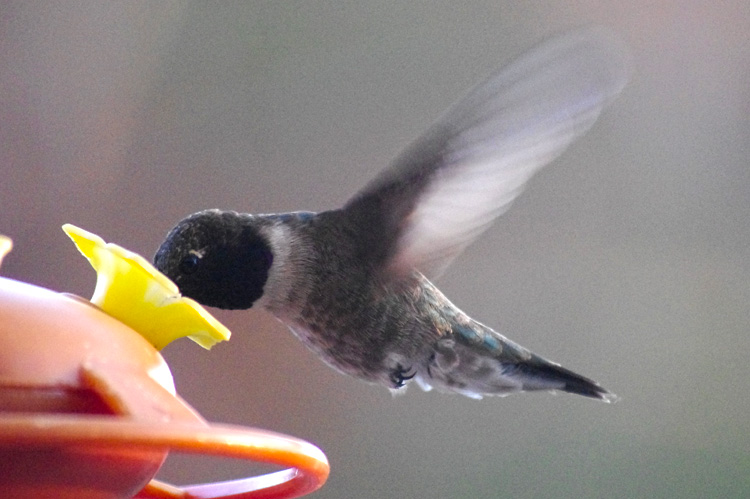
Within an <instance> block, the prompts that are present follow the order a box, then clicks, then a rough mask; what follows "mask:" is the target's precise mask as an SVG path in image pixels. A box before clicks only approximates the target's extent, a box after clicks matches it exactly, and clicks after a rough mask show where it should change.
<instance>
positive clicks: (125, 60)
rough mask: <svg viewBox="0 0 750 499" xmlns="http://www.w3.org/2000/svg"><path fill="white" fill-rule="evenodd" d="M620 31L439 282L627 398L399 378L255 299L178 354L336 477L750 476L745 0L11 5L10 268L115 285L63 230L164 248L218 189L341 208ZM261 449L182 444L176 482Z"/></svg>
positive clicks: (614, 479) (361, 490)
mask: <svg viewBox="0 0 750 499" xmlns="http://www.w3.org/2000/svg"><path fill="white" fill-rule="evenodd" d="M589 23H598V24H604V25H608V26H610V27H612V28H614V29H615V30H617V31H619V32H620V33H621V34H622V36H623V37H624V38H625V39H626V40H627V42H628V44H629V45H630V46H631V49H632V52H633V57H634V63H635V73H634V75H633V79H632V82H631V84H630V85H629V86H628V87H627V88H626V89H625V91H624V92H623V94H622V96H621V98H620V99H619V100H617V101H616V102H615V104H614V105H613V106H612V107H611V108H610V109H609V110H608V111H607V112H606V113H605V114H604V115H603V116H602V117H601V119H600V121H599V122H598V124H597V125H596V126H595V127H594V129H593V130H592V132H591V133H590V134H589V135H587V136H586V137H584V138H583V139H582V140H580V141H579V142H577V143H576V144H575V145H574V146H573V147H572V148H571V149H570V150H569V151H568V152H567V153H566V154H565V155H564V156H563V157H562V158H561V159H560V160H558V161H557V162H556V163H555V164H554V165H553V166H552V167H550V168H548V169H545V170H543V171H542V172H541V173H540V174H539V175H537V176H536V177H535V178H534V179H533V180H532V181H531V182H530V184H529V186H528V188H527V190H526V192H525V193H524V194H523V195H522V196H521V197H520V198H519V200H518V201H517V202H516V203H515V205H514V206H513V208H512V209H511V210H510V211H509V212H508V213H507V214H506V215H505V216H504V217H502V218H501V219H500V220H499V221H498V222H497V223H496V224H495V225H494V226H493V227H492V228H491V229H490V231H488V233H487V234H485V235H484V237H483V238H482V239H481V240H479V242H478V243H476V244H475V245H473V246H472V247H471V248H469V249H468V250H467V251H466V252H465V253H464V254H463V255H462V256H461V257H460V258H459V259H458V260H457V261H456V262H455V263H454V265H453V266H452V267H451V268H450V270H449V271H448V272H447V273H446V274H445V275H444V276H443V277H442V278H441V279H440V280H439V281H438V284H439V285H440V287H441V289H442V290H443V291H444V292H445V293H446V295H447V296H448V297H450V298H451V299H452V301H454V302H455V303H456V304H457V305H458V306H460V307H461V308H463V309H464V310H465V311H466V312H468V313H469V314H471V315H472V316H473V317H475V318H476V319H478V320H480V321H482V322H484V323H487V324H488V325H491V326H493V327H495V328H497V329H498V330H499V331H500V332H502V333H504V334H507V335H508V336H510V337H511V338H513V339H514V340H516V341H518V342H519V343H521V344H523V345H525V346H527V347H529V348H531V349H532V350H534V351H536V352H538V353H539V354H542V355H544V356H547V357H549V358H551V359H554V360H555V361H557V362H560V363H562V364H563V365H565V366H566V367H569V368H571V369H573V370H575V371H578V372H581V373H582V374H584V375H587V376H590V377H592V378H594V379H596V380H597V381H600V382H601V383H602V384H603V385H604V386H606V387H607V388H609V389H611V390H612V391H614V392H615V393H617V394H618V395H620V396H621V397H622V400H621V401H620V402H619V403H617V404H615V405H606V404H601V403H597V402H595V401H591V400H587V399H584V398H582V397H576V396H572V395H559V396H551V395H548V394H538V393H537V394H523V395H515V396H511V397H508V398H503V399H501V398H490V399H485V400H482V401H480V402H477V401H474V400H470V399H467V398H464V397H460V396H451V395H442V394H436V393H423V392H421V391H420V390H419V389H418V388H417V387H416V386H413V387H411V388H410V389H409V391H408V393H407V394H406V395H405V396H403V397H396V398H394V397H392V396H391V395H390V394H389V393H388V391H387V390H385V389H384V388H382V387H375V386H370V385H366V384H364V383H362V382H359V381H357V380H354V379H352V378H348V377H345V376H342V375H340V374H338V373H336V372H334V371H333V370H331V369H329V368H328V367H326V366H325V365H324V364H323V363H322V362H320V361H319V360H317V359H316V358H315V357H314V356H313V355H312V354H310V353H309V352H308V351H307V350H306V349H305V348H304V347H303V346H302V345H301V344H300V343H299V342H298V341H297V340H296V339H295V338H294V337H293V336H292V335H291V333H289V332H288V331H286V330H285V328H284V327H283V326H281V325H280V324H279V323H277V322H276V321H275V320H274V319H273V318H272V317H270V316H269V315H268V314H266V313H265V312H263V311H260V310H252V311H249V312H223V311H217V313H216V315H217V316H218V317H219V318H220V319H221V320H222V321H223V322H224V323H225V324H227V325H228V326H229V327H230V328H231V329H232V331H233V333H234V335H233V337H232V339H231V341H230V342H228V343H224V344H220V345H218V346H216V347H215V348H214V349H213V350H212V351H210V352H206V351H204V350H203V349H201V348H200V347H198V346H197V345H195V344H193V343H192V342H190V341H179V342H177V343H175V344H172V345H170V346H169V347H167V348H166V349H165V351H164V355H165V357H166V358H167V360H168V362H169V363H170V365H171V368H172V371H173V374H174V376H175V381H176V384H177V387H178V390H179V392H180V393H181V395H182V396H183V397H184V398H185V399H187V400H188V401H189V402H190V403H191V404H192V405H193V406H194V407H196V408H197V409H198V410H199V411H200V412H201V413H202V414H203V415H204V416H205V417H206V418H207V419H209V420H211V421H215V422H224V423H236V424H242V425H250V426H258V427H261V428H267V429H271V430H275V431H278V432H284V433H288V434H291V435H294V436H297V437H300V438H303V439H306V440H309V441H311V442H313V443H315V444H317V445H318V446H320V447H321V448H322V449H323V450H324V451H325V452H326V454H327V455H328V457H329V459H330V462H331V466H332V474H331V477H330V479H329V482H328V483H327V484H326V485H325V487H324V488H323V489H322V490H321V491H320V492H318V493H316V494H315V495H314V497H326V498H353V497H356V498H381V497H414V498H428V497H429V498H432V497H441V498H442V497H471V498H495V497H510V496H512V497H524V498H525V497H561V498H579V497H586V498H588V497H591V498H594V497H683V498H685V497H690V498H692V497H696V498H697V497H747V496H748V495H750V417H748V414H750V397H748V383H749V381H748V380H749V375H750V367H748V360H747V354H748V352H749V351H750V335H749V334H748V322H749V321H748V303H749V302H750V224H748V215H749V214H750V165H749V164H748V163H749V162H748V159H749V158H750V148H749V147H748V144H750V118H749V117H750V87H749V86H748V81H750V36H749V35H748V33H750V3H748V2H747V1H745V0H729V1H727V2H722V3H721V4H717V3H715V2H707V1H703V2H700V1H677V0H666V1H662V2H656V3H654V2H645V1H642V0H636V1H633V2H603V1H584V0H575V1H571V2H558V3H550V2H537V1H532V2H512V1H497V0H492V1H480V0H466V1H462V2H453V1H439V2H425V1H415V2H390V1H380V0H373V1H367V2H356V3H352V2H348V3H345V2H335V1H309V2H291V1H277V2H227V3H206V2H166V1H165V2H158V3H157V2H150V3H147V2H127V3H125V2H123V3H104V2H93V1H92V2H66V3H64V4H62V3H50V2H37V1H23V2H22V1H16V2H12V1H4V2H2V3H0V232H3V233H5V234H7V235H9V236H11V237H12V238H13V240H14V241H15V249H14V251H13V252H12V253H11V254H10V255H9V256H8V257H7V259H6V261H5V263H4V264H3V268H2V273H3V275H4V276H6V277H12V278H16V279H20V280H24V281H28V282H31V283H34V284H39V285H42V286H46V287H49V288H52V289H54V290H60V291H69V292H74V293H77V294H80V295H83V296H86V297H88V296H90V295H91V293H92V291H93V289H94V282H95V276H94V272H93V271H92V269H91V268H90V267H89V265H88V263H87V262H86V261H85V260H84V259H83V258H81V257H80V256H79V255H78V253H77V251H76V249H75V248H74V247H73V245H72V244H71V242H70V241H69V240H68V238H67V237H66V236H65V235H64V234H63V232H62V231H61V230H60V225H62V224H63V223H66V222H70V223H74V224H76V225H79V226H81V227H83V228H85V229H87V230H90V231H93V232H95V233H97V234H99V235H101V236H102V237H103V238H105V239H106V240H108V241H113V242H117V243H118V244H121V245H123V246H125V247H126V248H129V249H132V250H134V251H136V252H139V253H141V254H143V255H145V256H147V257H149V258H150V257H151V255H153V253H154V251H155V250H156V248H157V247H158V245H159V244H160V242H161V240H162V238H163V237H164V235H165V234H166V232H167V230H168V229H169V228H171V227H172V225H173V224H174V223H175V222H176V221H177V220H179V219H180V218H182V217H183V216H185V215H187V214H189V213H191V212H194V211H197V210H200V209H204V208H214V207H218V208H224V209H234V210H240V211H248V212H275V211H288V210H299V209H305V210H322V209H326V208H331V207H336V206H339V205H341V204H342V203H343V202H344V201H345V200H346V199H347V198H348V197H349V196H350V195H351V194H353V193H354V192H355V191H356V190H357V189H358V188H360V187H361V186H362V185H364V184H365V183H366V182H367V181H368V180H369V179H370V178H372V177H373V176H374V175H375V174H376V173H377V172H378V171H379V170H380V169H382V168H383V167H385V166H386V165H387V164H388V163H389V162H390V160H391V159H392V158H393V157H394V156H395V155H396V154H397V153H398V152H399V151H400V150H401V149H402V148H403V147H404V146H405V145H406V144H407V143H409V142H410V140H411V139H413V138H415V137H416V136H417V135H419V134H420V133H421V132H422V131H423V130H424V129H426V128H427V126H428V125H429V124H430V123H431V122H432V121H433V120H434V119H435V118H437V116H438V115H440V113H441V112H442V111H443V110H444V109H445V108H446V107H447V106H448V105H450V104H451V103H452V102H453V101H454V100H455V99H457V98H458V97H460V96H461V95H462V94H463V93H464V92H465V91H466V90H467V89H468V88H469V87H471V86H472V85H474V84H475V83H477V82H478V81H479V80H481V79H482V78H484V77H485V76H486V75H487V74H489V73H490V72H492V71H493V70H494V69H495V68H497V67H498V66H500V65H502V64H503V63H505V62H507V61H508V60H509V59H510V58H512V57H513V56H515V55H517V54H519V53H520V52H522V51H524V50H525V49H527V48H529V47H531V46H533V45H534V44H536V43H537V42H538V41H539V40H541V39H543V38H545V37H548V36H550V35H551V34H554V33H557V32H560V31H563V30H566V29H569V28H571V27H576V26H580V25H583V24H589ZM262 469H265V468H254V467H252V466H250V467H249V466H248V465H247V464H246V463H236V462H233V461H229V460H218V461H217V460H214V459H199V458H192V457H181V456H173V457H170V459H169V460H168V462H167V464H166V465H165V467H164V469H163V470H162V472H161V473H160V475H159V476H160V478H162V479H164V480H169V481H172V482H176V483H183V484H184V483H192V482H200V481H205V480H217V479H228V478H238V477H242V476H247V475H248V474H250V473H253V472H256V471H258V470H262Z"/></svg>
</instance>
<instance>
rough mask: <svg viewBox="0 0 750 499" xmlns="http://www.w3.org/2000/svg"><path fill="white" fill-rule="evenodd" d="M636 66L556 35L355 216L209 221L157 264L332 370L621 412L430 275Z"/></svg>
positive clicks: (510, 69) (199, 220)
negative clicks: (273, 321)
mask: <svg viewBox="0 0 750 499" xmlns="http://www.w3.org/2000/svg"><path fill="white" fill-rule="evenodd" d="M627 66H628V64H627V51H626V49H625V47H624V44H623V43H622V42H621V41H620V40H619V38H617V37H616V36H615V35H613V34H612V33H610V32H609V31H607V30H605V29H603V28H585V29H580V30H576V31H573V32H569V33H567V34H563V35H560V36H558V37H555V38H552V39H550V40H548V41H546V42H543V43H542V44H540V45H539V46H537V47H536V48H533V49H531V50H530V51H528V52H527V53H525V54H524V55H521V56H520V57H518V58H517V59H515V60H514V61H513V62H511V63H510V64H509V65H507V66H505V67H504V68H501V69H500V70H499V71H498V72H496V73H495V74H493V75H492V76H490V77H489V78H488V79H487V80H486V81H484V82H483V83H481V84H480V85H478V86H477V87H475V88H474V89H473V90H471V91H470V92H469V93H468V94H467V95H466V96H465V97H464V98H463V99H461V100H459V101H458V102H457V103H456V104H454V105H453V107H451V108H450V109H449V110H448V111H447V112H446V113H445V114H444V115H443V116H442V117H441V118H439V119H438V120H437V121H436V122H435V123H434V124H433V125H432V126H431V127H430V128H429V129H428V130H427V132H426V133H425V134H424V135H422V136H421V137H420V138H418V139H417V140H416V141H414V142H413V143H412V144H411V145H410V146H409V147H407V148H406V150H405V151H404V152H403V153H402V154H401V155H400V156H398V157H397V158H396V160H395V161H394V162H393V163H392V165H391V166H390V167H389V168H387V169H385V170H384V171H383V172H382V173H380V174H379V175H378V176H376V177H375V178H374V180H372V181H371V182H370V183H369V184H367V185H366V186H365V187H364V189H362V190H360V191H359V192H358V193H357V194H355V195H354V196H353V197H351V198H350V199H349V201H348V202H347V203H345V204H344V206H343V207H341V208H337V209H331V210H328V211H321V212H308V211H295V212H289V213H273V214H248V213H239V212H235V211H222V210H218V209H209V210H205V211H200V212H198V213H194V214H192V215H190V216H188V217H186V218H185V219H183V220H182V221H180V222H179V223H178V224H177V225H176V226H175V227H174V228H173V229H171V231H170V232H169V233H168V235H167V236H166V239H165V241H164V242H163V243H162V244H161V246H160V248H159V249H158V251H157V252H156V255H155V257H154V263H155V266H156V268H157V269H159V270H160V271H161V272H163V273H164V274H166V275H167V276H168V277H169V278H171V279H172V280H173V281H174V282H175V284H176V285H177V286H178V288H179V290H180V292H181V294H182V295H183V296H187V297H190V298H193V299H195V300H196V301H198V302H199V303H201V304H203V305H206V306H212V307H218V308H222V309H234V310H237V309H249V308H251V307H253V306H257V307H262V308H264V309H265V310H267V311H268V312H270V313H271V314H273V315H274V316H275V317H276V318H277V319H278V320H279V321H281V322H282V323H283V324H285V325H286V326H287V327H288V328H289V329H290V330H291V331H292V332H293V333H294V335H295V336H297V337H298V338H299V339H300V340H301V341H302V342H303V343H304V344H305V345H306V346H307V347H309V348H310V349H311V350H312V351H313V352H314V353H315V354H317V356H319V357H320V358H321V359H322V360H323V361H324V362H326V363H327V364H328V365H330V366H331V367H333V368H334V369H336V370H338V371H340V372H342V373H345V374H348V375H351V376H354V377H356V378H359V379H362V380H364V381H367V382H370V383H375V384H381V385H385V386H386V387H388V388H389V389H391V390H392V391H393V392H394V393H400V392H403V391H404V390H405V387H406V385H408V384H409V383H411V382H416V383H417V384H418V385H419V386H420V387H421V388H423V389H424V390H430V389H432V388H435V389H436V390H438V391H442V392H453V393H459V394H462V395H465V396H468V397H471V398H482V397H483V396H489V395H501V396H502V395H507V394H510V393H514V392H522V391H534V390H544V391H562V392H569V393H574V394H579V395H583V396H586V397H591V398H594V399H600V400H602V401H605V402H611V401H614V400H615V399H616V396H615V395H614V394H612V393H611V392H609V391H608V390H606V389H605V388H603V387H602V386H600V385H599V384H598V383H596V382H594V381H592V380H591V379H588V378H586V377H584V376H581V375H579V374H576V373H575V372H573V371H571V370H568V369H566V368H564V367H562V366H560V365H559V364H557V363H554V362H552V361H550V360H547V359H545V358H543V357H542V356H540V355H537V354H535V353H532V352H531V351H529V350H528V349H526V348H524V347H522V346H521V345H519V344H517V343H515V342H514V341H512V340H510V339H508V338H506V337H505V336H503V335H502V334H500V333H498V332H496V331H495V330H493V329H491V328H490V327H488V326H486V325H484V324H482V323H480V322H478V321H476V320H474V319H473V318H471V317H469V316H468V315H467V314H466V313H464V312H462V311H461V310H460V309H459V308H458V307H457V306H456V305H454V304H453V303H452V302H451V301H450V300H449V299H448V298H447V297H446V296H445V295H444V294H443V293H441V292H440V290H439V289H438V288H437V287H436V286H435V285H434V284H433V283H432V280H431V279H435V278H436V277H437V276H439V275H440V274H441V273H442V272H443V271H444V270H445V268H446V267H447V266H448V265H449V264H450V263H451V262H452V261H453V259H454V258H455V257H456V256H458V255H459V254H460V253H461V252H462V251H463V250H464V249H465V248H466V247H467V246H468V245H469V244H470V243H471V242H472V241H474V240H475V239H476V238H477V237H478V236H479V235H480V234H481V233H482V232H484V231H485V230H486V229H487V228H488V226H489V225H490V224H491V223H492V222H493V221H494V220H495V218H496V217H498V216H499V215H501V214H502V213H503V212H504V211H505V210H506V209H507V208H508V207H509V205H510V204H511V202H512V201H513V200H514V199H515V198H516V197H517V196H518V195H519V193H520V192H521V190H522V188H523V187H524V184H526V182H527V181H528V180H529V178H530V177H531V176H532V175H533V174H534V173H535V172H536V171H538V170H539V169H540V168H541V167H543V166H545V165H546V164H548V163H550V162H551V161H553V160H554V159H555V158H557V157H558V156H559V155H561V154H562V153H563V151H565V149H566V148H567V147H568V146H569V145H570V144H571V143H572V142H573V141H574V140H576V139H577V138H579V137H580V136H582V135H583V134H585V133H586V132H587V131H588V130H589V129H590V128H591V127H592V125H593V124H594V122H595V121H596V119H597V118H598V117H599V115H600V113H601V112H602V111H603V109H604V108H605V107H607V105H608V104H610V103H611V102H612V101H613V100H614V98H615V97H616V96H617V95H618V94H619V93H620V91H621V90H622V89H623V87H624V86H625V84H626V81H627V76H628V68H627Z"/></svg>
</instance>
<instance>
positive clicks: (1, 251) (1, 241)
mask: <svg viewBox="0 0 750 499" xmlns="http://www.w3.org/2000/svg"><path fill="white" fill-rule="evenodd" d="M12 249H13V241H11V239H10V238H9V237H8V236H4V235H2V234H0V266H2V264H3V258H4V257H5V255H7V254H8V253H10V250H12Z"/></svg>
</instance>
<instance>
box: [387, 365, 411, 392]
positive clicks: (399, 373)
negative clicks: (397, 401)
mask: <svg viewBox="0 0 750 499" xmlns="http://www.w3.org/2000/svg"><path fill="white" fill-rule="evenodd" d="M416 375H417V371H416V369H413V368H412V367H407V368H405V367H404V366H402V365H401V364H398V365H397V366H396V369H394V370H393V371H391V373H390V375H389V378H390V380H391V384H392V385H393V388H401V387H403V386H404V382H405V381H409V380H410V379H412V378H413V377H414V376H416Z"/></svg>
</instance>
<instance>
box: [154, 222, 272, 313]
mask: <svg viewBox="0 0 750 499" xmlns="http://www.w3.org/2000/svg"><path fill="white" fill-rule="evenodd" d="M259 229H260V227H259V226H258V225H257V224H255V223H253V217H252V216H250V215H241V214H239V213H236V212H232V211H220V210H206V211H201V212H198V213H195V214H193V215H190V216H189V217H187V218H185V219H184V220H182V221H181V222H179V223H178V224H177V225H176V226H175V227H174V228H173V229H172V230H171V231H170V232H169V234H168V235H167V238H166V240H165V241H164V242H163V243H162V245H161V247H160V248H159V250H158V251H157V252H156V255H155V256H154V265H155V266H156V268H157V269H158V270H159V271H161V272H162V273H164V274H165V275H166V276H167V277H169V278H170V279H172V281H174V283H175V284H176V285H177V287H178V288H179V289H180V293H182V295H183V296H187V297H189V298H192V299H194V300H195V301H197V302H198V303H200V304H202V305H207V306H212V307H218V308H224V309H245V308H250V307H252V306H253V303H255V301H256V300H258V299H259V298H260V297H261V296H263V287H264V286H265V284H266V281H267V280H268V275H269V270H270V268H271V265H272V264H273V253H272V251H271V247H270V245H269V243H268V241H267V240H266V238H265V237H263V236H262V235H261V233H260V231H259Z"/></svg>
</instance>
